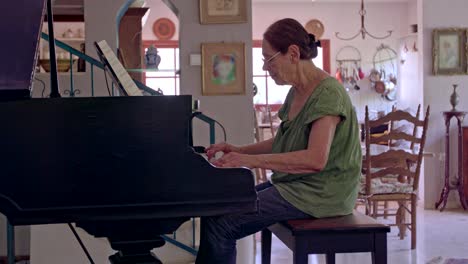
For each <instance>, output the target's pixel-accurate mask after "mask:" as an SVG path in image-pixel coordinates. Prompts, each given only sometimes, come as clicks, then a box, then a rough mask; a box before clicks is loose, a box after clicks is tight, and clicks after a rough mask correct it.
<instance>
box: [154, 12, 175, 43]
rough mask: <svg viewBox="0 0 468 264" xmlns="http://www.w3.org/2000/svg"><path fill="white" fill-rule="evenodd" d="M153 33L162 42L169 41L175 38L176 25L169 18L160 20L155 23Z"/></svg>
mask: <svg viewBox="0 0 468 264" xmlns="http://www.w3.org/2000/svg"><path fill="white" fill-rule="evenodd" d="M153 33H154V35H155V36H156V37H157V38H158V39H160V40H168V39H171V38H172V37H173V36H174V33H175V25H174V22H172V20H170V19H169V18H165V17H163V18H160V19H158V20H156V21H154V24H153Z"/></svg>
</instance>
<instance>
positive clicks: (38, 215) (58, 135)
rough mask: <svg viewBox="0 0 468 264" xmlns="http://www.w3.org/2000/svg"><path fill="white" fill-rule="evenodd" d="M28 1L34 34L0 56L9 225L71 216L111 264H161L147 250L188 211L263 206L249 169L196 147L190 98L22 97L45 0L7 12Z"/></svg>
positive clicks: (4, 209)
mask: <svg viewBox="0 0 468 264" xmlns="http://www.w3.org/2000/svg"><path fill="white" fill-rule="evenodd" d="M21 4H25V5H26V4H27V5H28V7H27V8H26V9H27V10H29V11H28V12H30V13H31V14H30V16H29V17H30V20H28V21H23V22H24V23H26V24H27V25H19V26H22V27H24V28H26V26H28V27H27V28H28V29H30V31H31V32H29V31H28V30H23V31H20V30H17V31H16V32H15V33H14V34H16V35H15V36H13V37H12V39H13V41H14V42H15V45H11V46H10V47H8V48H10V54H14V56H13V55H10V56H9V57H8V58H10V60H9V61H8V60H6V61H5V60H3V61H2V62H0V71H1V72H0V98H1V99H0V101H2V102H0V122H1V123H2V124H3V126H2V129H0V164H1V166H0V168H1V172H2V173H1V175H2V180H1V184H0V212H1V213H3V214H5V215H6V216H7V218H8V220H9V222H10V223H11V224H13V225H34V224H50V223H71V222H74V223H76V225H77V226H79V227H81V228H83V229H84V230H86V231H87V232H88V233H89V234H91V235H94V236H96V237H106V238H107V239H108V240H109V242H110V244H111V246H112V248H113V249H115V250H117V251H118V252H117V253H116V254H115V255H113V256H111V257H110V261H111V263H160V261H159V260H158V259H157V258H156V257H155V256H152V255H151V253H150V250H151V249H153V248H155V247H160V246H162V245H163V244H164V240H163V238H162V237H161V235H162V234H168V233H171V232H173V231H175V230H176V229H177V228H178V227H179V226H180V225H181V224H182V223H183V222H185V221H187V220H188V219H190V217H197V216H212V215H222V214H231V213H240V212H253V211H255V210H256V205H257V204H256V203H257V196H256V192H255V189H254V177H253V175H252V172H251V171H250V170H248V169H243V168H232V169H220V168H215V167H213V166H212V165H211V164H209V162H207V161H206V160H205V158H204V157H202V156H201V155H200V154H197V153H195V152H194V151H193V148H192V147H191V146H190V137H191V134H190V122H191V119H192V108H191V106H192V100H191V96H145V97H143V96H137V97H91V98H41V99H33V98H29V99H28V96H24V95H25V94H26V95H28V94H29V89H30V86H31V78H32V76H33V75H34V66H35V65H36V64H35V63H36V59H37V54H36V49H37V47H36V46H37V39H38V37H39V33H40V26H37V25H36V24H39V23H40V21H41V20H42V15H43V12H44V10H45V9H44V6H45V4H46V3H45V2H44V0H41V1H39V0H21V1H18V2H16V1H10V2H8V3H6V4H4V6H6V9H7V10H6V12H5V14H9V11H11V13H14V12H15V10H13V9H16V8H18V5H21ZM8 8H10V9H11V10H8ZM20 22H21V21H20ZM20 22H18V23H20ZM36 22H37V23H36ZM28 23H29V24H28ZM0 29H1V30H2V31H3V30H4V29H5V25H2V23H0ZM2 31H0V32H1V33H3V32H2ZM26 40H29V42H27V43H25V41H26ZM31 40H36V42H33V43H35V45H32V46H34V47H32V46H31ZM11 49H16V50H18V49H20V50H21V49H24V50H23V52H24V53H25V54H27V56H26V55H24V56H23V57H22V58H18V57H17V56H16V52H14V51H11ZM26 49H27V52H26ZM0 52H1V51H0ZM4 55H6V54H4ZM13 61H14V62H15V63H13V65H15V67H11V65H12V62H13ZM6 64H8V65H10V68H9V67H7V66H6ZM7 95H8V96H7Z"/></svg>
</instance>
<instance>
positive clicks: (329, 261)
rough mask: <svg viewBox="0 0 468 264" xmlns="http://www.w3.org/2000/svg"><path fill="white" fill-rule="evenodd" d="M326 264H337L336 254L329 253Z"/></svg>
mask: <svg viewBox="0 0 468 264" xmlns="http://www.w3.org/2000/svg"><path fill="white" fill-rule="evenodd" d="M325 263H327V264H335V253H327V255H326V261H325Z"/></svg>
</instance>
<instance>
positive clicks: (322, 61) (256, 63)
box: [142, 40, 330, 106]
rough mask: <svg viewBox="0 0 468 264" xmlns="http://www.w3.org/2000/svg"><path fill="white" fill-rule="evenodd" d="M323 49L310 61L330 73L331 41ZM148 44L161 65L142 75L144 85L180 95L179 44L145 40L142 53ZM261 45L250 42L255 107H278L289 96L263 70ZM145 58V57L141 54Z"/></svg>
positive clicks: (323, 41)
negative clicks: (267, 105)
mask: <svg viewBox="0 0 468 264" xmlns="http://www.w3.org/2000/svg"><path fill="white" fill-rule="evenodd" d="M321 42H322V48H319V53H318V56H317V58H315V59H314V60H313V62H314V63H315V65H317V66H318V67H319V68H321V69H324V70H325V71H327V72H328V73H330V41H329V40H322V41H321ZM150 45H154V46H155V47H156V48H157V49H158V54H159V56H161V63H160V64H159V67H158V68H159V70H158V71H146V72H145V84H146V85H147V86H148V87H151V88H153V89H155V90H158V89H161V90H162V91H163V93H164V94H165V95H179V94H180V78H179V74H178V71H179V68H180V66H179V43H178V41H170V40H169V41H144V42H143V47H144V51H145V52H146V50H147V49H148V47H149V46H150ZM261 46H262V42H261V40H254V41H253V50H252V63H253V83H254V84H255V85H256V86H257V88H258V92H257V95H256V96H255V97H254V104H256V105H265V104H266V103H267V101H268V104H269V105H277V106H279V105H281V104H282V103H283V101H284V98H285V97H286V94H287V93H288V90H289V89H288V88H287V87H285V86H279V85H276V83H275V82H274V81H273V79H272V78H271V77H270V76H269V75H268V72H266V71H264V70H262V67H263V61H262V58H263V56H262V47H261ZM142 56H143V57H144V54H143V55H142Z"/></svg>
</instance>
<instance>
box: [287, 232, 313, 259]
mask: <svg viewBox="0 0 468 264" xmlns="http://www.w3.org/2000/svg"><path fill="white" fill-rule="evenodd" d="M306 245H307V239H305V238H304V237H297V236H296V237H294V248H291V249H292V251H293V263H294V264H307V262H308V260H309V258H308V253H307V248H306Z"/></svg>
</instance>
